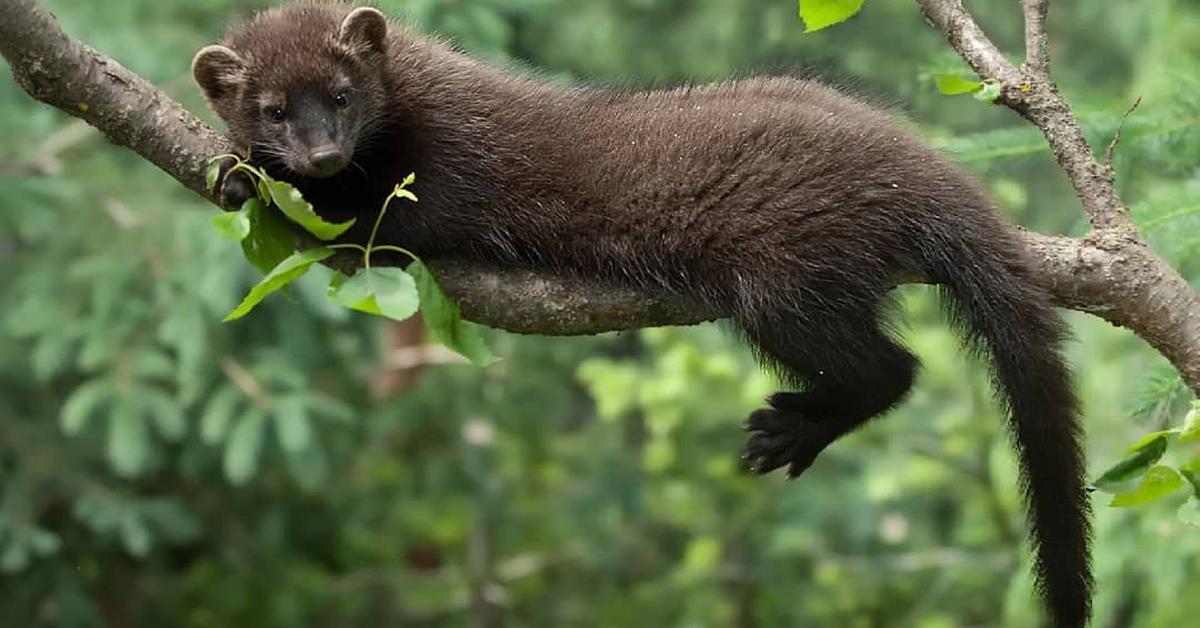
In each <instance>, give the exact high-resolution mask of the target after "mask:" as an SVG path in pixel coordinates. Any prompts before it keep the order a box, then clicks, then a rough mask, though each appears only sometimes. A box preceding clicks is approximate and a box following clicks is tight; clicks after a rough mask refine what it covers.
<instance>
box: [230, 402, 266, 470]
mask: <svg viewBox="0 0 1200 628" xmlns="http://www.w3.org/2000/svg"><path fill="white" fill-rule="evenodd" d="M266 420H267V415H266V414H265V413H264V412H263V411H262V410H261V409H259V408H256V407H251V408H249V409H248V410H247V411H246V413H245V414H243V415H242V416H241V417H240V418H239V419H238V423H237V425H236V426H234V428H233V432H231V433H230V434H229V441H228V442H227V443H226V445H225V459H224V465H223V466H224V468H225V477H226V478H228V480H229V481H230V482H231V483H233V484H244V483H246V481H247V480H249V479H250V478H252V477H254V473H255V471H257V470H258V459H259V455H260V453H261V451H262V441H263V431H264V430H263V428H264V427H265V426H266Z"/></svg>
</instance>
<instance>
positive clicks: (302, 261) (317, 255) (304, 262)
mask: <svg viewBox="0 0 1200 628" xmlns="http://www.w3.org/2000/svg"><path fill="white" fill-rule="evenodd" d="M330 255H333V249H331V248H327V247H323V246H322V247H317V248H315V249H308V250H307V251H297V252H295V253H292V254H291V255H290V256H288V258H287V259H285V260H283V261H282V262H279V265H278V266H276V267H275V268H273V269H271V272H269V273H267V276H266V277H263V278H262V281H260V282H258V285H256V286H254V287H253V288H251V289H250V293H249V294H247V295H246V298H244V299H242V302H241V303H239V304H238V306H237V307H235V308H233V311H232V312H230V313H229V314H226V315H225V321H226V322H228V321H232V320H237V319H239V318H241V317H243V316H245V315H246V314H247V313H249V312H250V310H252V309H254V306H255V305H258V304H259V302H261V301H262V300H263V299H264V298H266V296H267V295H268V294H271V293H272V292H275V291H276V290H279V289H280V288H282V287H284V286H286V285H288V284H289V283H291V282H293V281H295V280H297V279H299V278H300V277H302V276H303V275H304V273H306V272H308V269H309V268H310V267H311V266H312V265H313V264H315V263H317V262H319V261H321V260H323V259H325V258H327V257H329V256H330Z"/></svg>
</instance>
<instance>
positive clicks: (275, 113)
mask: <svg viewBox="0 0 1200 628" xmlns="http://www.w3.org/2000/svg"><path fill="white" fill-rule="evenodd" d="M267 117H268V118H270V119H271V120H273V121H275V122H283V119H284V118H285V117H287V116H286V115H285V114H284V113H283V107H271V108H270V109H268V110H267Z"/></svg>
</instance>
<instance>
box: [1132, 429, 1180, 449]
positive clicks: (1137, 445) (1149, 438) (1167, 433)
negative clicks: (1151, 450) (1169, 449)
mask: <svg viewBox="0 0 1200 628" xmlns="http://www.w3.org/2000/svg"><path fill="white" fill-rule="evenodd" d="M1176 431H1177V430H1159V431H1157V432H1150V433H1149V434H1146V435H1144V436H1142V437H1141V438H1139V439H1137V440H1136V441H1134V442H1133V444H1132V445H1130V446H1129V449H1126V450H1125V453H1126V454H1135V453H1137V452H1139V451H1141V450H1143V449H1145V448H1147V447H1150V446H1152V445H1153V446H1155V447H1157V446H1158V445H1157V444H1156V442H1155V441H1157V440H1158V439H1159V437H1160V436H1161V437H1163V438H1166V439H1168V440H1170V438H1171V435H1173V434H1175V432H1176Z"/></svg>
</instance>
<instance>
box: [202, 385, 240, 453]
mask: <svg viewBox="0 0 1200 628" xmlns="http://www.w3.org/2000/svg"><path fill="white" fill-rule="evenodd" d="M241 399H242V392H241V391H240V390H238V389H236V388H234V387H232V386H226V387H224V388H222V389H221V390H219V391H217V393H216V394H215V395H213V396H212V398H210V399H209V400H208V406H206V407H205V408H204V414H203V415H202V416H201V417H200V439H201V440H203V441H204V442H205V443H206V444H209V445H215V444H217V443H219V442H221V440H222V439H224V438H225V432H226V431H227V430H228V428H229V422H230V421H231V420H232V419H233V412H234V410H235V409H236V408H237V403H238V401H239V400H241Z"/></svg>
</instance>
